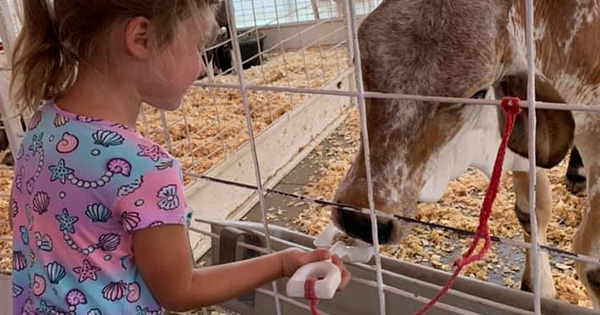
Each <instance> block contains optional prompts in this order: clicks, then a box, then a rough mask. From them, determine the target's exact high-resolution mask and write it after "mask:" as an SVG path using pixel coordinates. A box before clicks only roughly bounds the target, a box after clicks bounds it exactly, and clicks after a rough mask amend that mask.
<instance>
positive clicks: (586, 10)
mask: <svg viewBox="0 0 600 315" xmlns="http://www.w3.org/2000/svg"><path fill="white" fill-rule="evenodd" d="M599 12H600V8H599V6H598V2H597V1H590V0H577V8H576V9H575V15H574V16H573V20H574V21H573V28H572V29H571V32H570V33H569V38H567V39H566V40H565V42H564V54H565V55H568V54H569V50H570V49H571V44H572V43H573V40H574V39H575V37H576V36H577V33H578V32H579V31H581V29H582V28H584V27H585V26H586V25H589V24H591V23H592V22H593V21H594V19H595V18H596V17H597V16H598V13H599Z"/></svg>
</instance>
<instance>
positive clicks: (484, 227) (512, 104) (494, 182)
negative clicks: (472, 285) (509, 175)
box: [414, 97, 521, 315]
mask: <svg viewBox="0 0 600 315" xmlns="http://www.w3.org/2000/svg"><path fill="white" fill-rule="evenodd" d="M519 103H520V100H519V99H518V98H513V97H505V98H503V99H502V109H504V111H505V112H506V122H505V125H504V126H505V127H504V134H503V135H502V142H501V143H500V148H499V150H498V155H497V156H496V161H495V163H494V170H493V172H492V178H491V180H490V185H489V187H488V190H487V192H486V194H485V199H484V200H483V205H482V206H481V212H480V214H479V226H478V227H477V230H476V232H475V237H474V238H473V243H471V246H470V247H469V249H468V250H467V252H466V253H465V254H464V255H463V257H462V258H461V259H458V260H457V261H455V262H454V265H455V266H456V269H455V270H454V273H453V274H452V276H451V277H450V280H448V282H447V283H446V285H445V286H444V287H443V288H442V290H441V291H440V292H439V293H438V294H437V295H436V296H435V297H434V298H433V299H431V301H430V302H429V303H428V304H427V305H425V306H424V307H423V308H422V309H421V310H419V311H417V312H416V313H415V314H414V315H422V314H425V312H426V311H427V310H429V309H430V308H431V307H433V305H435V303H437V302H438V301H439V300H440V299H441V298H442V297H443V296H444V295H445V294H446V293H447V292H448V290H450V287H451V286H452V284H453V283H454V281H455V280H456V278H458V274H459V273H460V272H461V271H462V269H463V267H465V266H466V265H468V264H470V263H473V262H475V261H477V260H480V259H482V258H483V256H485V254H486V253H487V251H488V249H489V248H490V242H491V240H490V231H489V227H488V220H489V218H490V215H491V214H492V205H493V203H494V200H495V199H496V194H497V193H498V186H499V185H500V178H501V177H502V164H503V163H504V156H505V154H506V147H507V145H508V139H509V138H510V134H511V132H512V129H513V127H514V124H515V119H516V117H517V115H518V114H519V113H520V112H521V108H520V107H519ZM482 238H483V239H484V244H483V247H482V248H481V250H480V251H479V252H478V253H477V254H475V255H473V252H474V251H475V247H477V245H478V244H479V240H480V239H482Z"/></svg>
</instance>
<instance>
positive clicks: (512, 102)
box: [501, 96, 521, 115]
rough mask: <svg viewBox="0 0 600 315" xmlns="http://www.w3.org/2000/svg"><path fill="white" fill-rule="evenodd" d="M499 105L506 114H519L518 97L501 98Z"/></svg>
mask: <svg viewBox="0 0 600 315" xmlns="http://www.w3.org/2000/svg"><path fill="white" fill-rule="evenodd" d="M501 104H502V108H503V109H504V111H505V112H507V113H508V114H512V115H518V114H520V113H521V106H520V104H521V100H520V99H519V98H518V97H508V96H507V97H503V98H502V103H501Z"/></svg>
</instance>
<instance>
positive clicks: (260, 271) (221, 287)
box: [133, 225, 350, 311]
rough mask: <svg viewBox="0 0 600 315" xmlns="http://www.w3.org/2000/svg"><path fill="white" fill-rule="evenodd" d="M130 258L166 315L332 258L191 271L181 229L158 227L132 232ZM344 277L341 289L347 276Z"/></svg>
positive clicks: (273, 259)
mask: <svg viewBox="0 0 600 315" xmlns="http://www.w3.org/2000/svg"><path fill="white" fill-rule="evenodd" d="M133 250H134V258H135V263H136V265H137V267H138V268H139V270H140V272H141V275H142V277H143V278H144V280H145V281H146V283H147V284H148V287H149V288H150V290H151V291H152V294H153V295H154V297H155V298H156V299H157V300H158V302H159V303H160V304H161V305H162V306H163V307H164V308H166V309H169V310H172V311H188V310H191V309H197V308H201V307H203V306H209V305H215V304H219V303H222V302H224V301H227V300H230V299H233V298H235V297H237V296H240V295H242V294H244V293H246V292H249V291H251V290H253V289H255V288H257V287H260V286H262V285H264V284H266V283H268V282H271V281H273V280H276V279H279V278H281V277H285V276H291V275H292V274H293V273H294V272H295V270H296V269H298V267H300V266H301V265H304V264H306V263H309V262H313V261H318V260H323V259H327V258H330V257H331V256H330V254H329V252H327V251H325V250H316V251H312V252H303V251H301V250H299V249H288V250H284V251H281V252H276V253H273V254H269V255H264V256H260V257H257V258H253V259H247V260H243V261H238V262H234V263H230V264H225V265H218V266H210V267H203V268H198V269H195V268H194V267H193V265H192V254H191V252H190V249H189V241H188V236H187V230H186V228H185V227H184V226H183V225H161V226H156V227H152V228H147V229H143V230H139V231H136V232H135V233H134V236H133ZM333 261H334V263H336V264H337V265H338V267H339V268H340V269H341V271H342V283H341V285H340V289H343V288H344V287H345V286H346V284H347V283H348V280H349V278H350V275H349V273H348V271H347V270H346V269H345V268H344V266H343V264H342V262H341V261H340V260H339V258H337V256H335V257H333Z"/></svg>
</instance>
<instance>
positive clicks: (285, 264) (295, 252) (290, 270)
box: [281, 248, 351, 291]
mask: <svg viewBox="0 0 600 315" xmlns="http://www.w3.org/2000/svg"><path fill="white" fill-rule="evenodd" d="M281 254H282V256H281V267H282V270H283V276H284V277H291V276H292V275H293V274H294V272H296V270H298V268H300V267H301V266H303V265H306V264H308V263H311V262H316V261H321V260H326V259H329V258H331V261H332V262H333V263H334V264H335V265H336V266H337V267H338V268H339V269H340V272H341V273H342V281H341V282H340V285H339V286H338V291H341V290H343V289H344V288H345V287H346V285H347V284H348V281H350V277H351V275H350V272H349V271H348V270H347V269H346V267H345V266H344V263H343V262H342V260H341V259H340V258H339V257H338V256H337V255H331V253H330V252H329V251H327V250H325V249H316V250H313V251H310V252H305V251H303V250H300V249H298V248H288V249H286V250H284V251H282V252H281Z"/></svg>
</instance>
